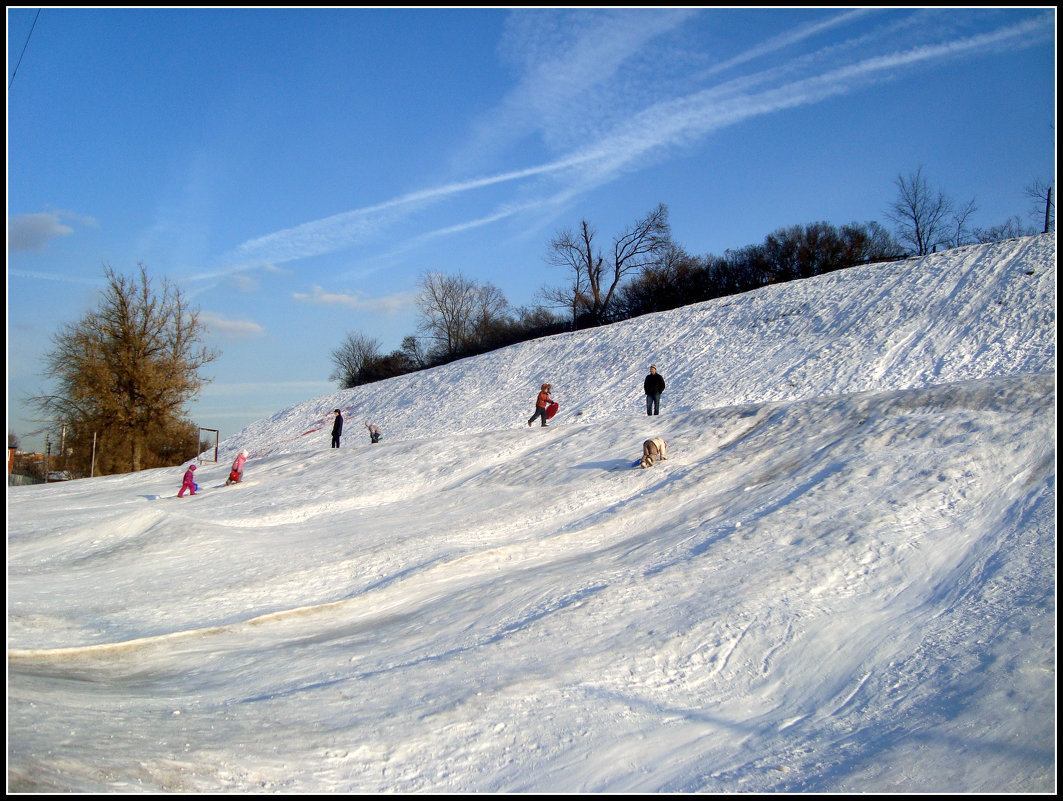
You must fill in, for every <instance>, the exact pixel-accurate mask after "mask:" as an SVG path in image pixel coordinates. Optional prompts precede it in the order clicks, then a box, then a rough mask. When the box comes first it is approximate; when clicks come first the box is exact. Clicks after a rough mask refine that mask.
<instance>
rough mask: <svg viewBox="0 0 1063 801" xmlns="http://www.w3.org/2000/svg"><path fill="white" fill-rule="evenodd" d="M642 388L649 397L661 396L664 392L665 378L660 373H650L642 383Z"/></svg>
mask: <svg viewBox="0 0 1063 801" xmlns="http://www.w3.org/2000/svg"><path fill="white" fill-rule="evenodd" d="M642 387H643V389H645V390H646V394H647V395H659V394H660V393H662V392H664V376H662V375H661V374H660V373H650V374H649V375H648V376H646V380H645V381H644V382H642Z"/></svg>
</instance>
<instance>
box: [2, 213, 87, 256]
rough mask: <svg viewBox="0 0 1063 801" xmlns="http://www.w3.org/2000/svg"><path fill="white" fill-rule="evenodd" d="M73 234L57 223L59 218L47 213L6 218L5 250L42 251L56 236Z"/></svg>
mask: <svg viewBox="0 0 1063 801" xmlns="http://www.w3.org/2000/svg"><path fill="white" fill-rule="evenodd" d="M72 233H74V229H73V228H71V227H70V226H69V225H63V223H61V222H59V217H58V216H56V215H55V214H51V213H49V212H41V213H40V214H20V215H18V216H17V217H13V218H8V221H7V249H8V251H10V252H15V251H20V250H44V248H45V246H47V244H48V243H49V242H51V241H52V240H53V239H55V238H56V237H58V236H68V235H69V234H72Z"/></svg>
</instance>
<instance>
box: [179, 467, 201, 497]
mask: <svg viewBox="0 0 1063 801" xmlns="http://www.w3.org/2000/svg"><path fill="white" fill-rule="evenodd" d="M195 470H196V466H195V465H194V464H191V465H189V466H188V469H187V470H185V481H184V483H183V484H182V485H181V489H180V490H178V491H177V497H178V498H183V497H184V494H185V490H188V494H189V495H195V494H196V482H195V481H193V480H192V474H193V473H194V472H195Z"/></svg>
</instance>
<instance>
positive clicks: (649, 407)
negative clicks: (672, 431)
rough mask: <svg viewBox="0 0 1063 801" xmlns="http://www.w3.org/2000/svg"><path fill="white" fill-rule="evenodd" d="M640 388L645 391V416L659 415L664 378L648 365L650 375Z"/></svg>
mask: <svg viewBox="0 0 1063 801" xmlns="http://www.w3.org/2000/svg"><path fill="white" fill-rule="evenodd" d="M642 388H643V389H644V390H646V414H648V415H650V414H660V412H661V393H662V392H664V376H662V375H660V374H658V372H657V368H656V367H655V366H654V365H652V364H651V365H650V374H649V375H648V376H646V380H645V381H643V382H642Z"/></svg>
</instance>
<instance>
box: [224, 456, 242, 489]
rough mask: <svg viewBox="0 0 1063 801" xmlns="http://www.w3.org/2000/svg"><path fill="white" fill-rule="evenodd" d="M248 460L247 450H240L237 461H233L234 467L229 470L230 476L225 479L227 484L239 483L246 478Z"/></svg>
mask: <svg viewBox="0 0 1063 801" xmlns="http://www.w3.org/2000/svg"><path fill="white" fill-rule="evenodd" d="M246 461H247V451H240V453H239V455H237V457H236V461H235V462H233V466H232V469H231V470H230V471H229V477H228V478H227V479H225V486H229V485H230V484H239V483H240V482H241V481H243V478H244V462H246Z"/></svg>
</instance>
